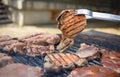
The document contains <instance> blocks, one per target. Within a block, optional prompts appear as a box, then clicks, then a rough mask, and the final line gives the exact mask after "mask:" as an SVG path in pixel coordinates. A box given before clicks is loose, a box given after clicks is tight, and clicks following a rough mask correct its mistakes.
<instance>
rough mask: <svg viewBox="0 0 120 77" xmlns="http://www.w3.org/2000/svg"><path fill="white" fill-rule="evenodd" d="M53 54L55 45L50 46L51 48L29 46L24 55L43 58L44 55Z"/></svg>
mask: <svg viewBox="0 0 120 77" xmlns="http://www.w3.org/2000/svg"><path fill="white" fill-rule="evenodd" d="M52 52H54V45H49V46H37V45H32V46H27V47H26V48H25V49H24V53H25V54H26V55H30V56H42V55H44V54H48V53H52Z"/></svg>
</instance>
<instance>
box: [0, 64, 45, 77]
mask: <svg viewBox="0 0 120 77" xmlns="http://www.w3.org/2000/svg"><path fill="white" fill-rule="evenodd" d="M42 76H43V71H42V69H41V68H40V67H32V66H28V65H24V64H20V63H17V64H15V63H14V64H9V65H7V66H5V67H3V68H1V69H0V77H42Z"/></svg>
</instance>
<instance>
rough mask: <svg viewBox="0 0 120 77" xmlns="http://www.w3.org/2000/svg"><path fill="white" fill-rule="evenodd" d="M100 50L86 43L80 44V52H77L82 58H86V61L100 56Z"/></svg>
mask: <svg viewBox="0 0 120 77" xmlns="http://www.w3.org/2000/svg"><path fill="white" fill-rule="evenodd" d="M98 51H99V49H98V48H97V47H95V46H94V45H87V44H85V43H82V44H80V48H79V50H78V51H77V52H76V54H77V55H78V56H79V57H80V58H86V59H94V58H97V57H98V56H99V52H98Z"/></svg>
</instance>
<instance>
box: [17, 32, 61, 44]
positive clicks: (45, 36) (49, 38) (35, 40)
mask: <svg viewBox="0 0 120 77" xmlns="http://www.w3.org/2000/svg"><path fill="white" fill-rule="evenodd" d="M19 40H20V41H24V42H26V43H27V44H38V45H46V44H52V45H54V44H57V43H58V42H59V41H60V37H59V36H58V35H56V34H50V33H43V32H41V33H37V34H34V35H29V36H25V37H23V38H21V39H19Z"/></svg>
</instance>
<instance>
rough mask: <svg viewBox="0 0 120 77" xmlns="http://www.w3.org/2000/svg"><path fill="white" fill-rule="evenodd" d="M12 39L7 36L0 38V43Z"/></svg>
mask: <svg viewBox="0 0 120 77" xmlns="http://www.w3.org/2000/svg"><path fill="white" fill-rule="evenodd" d="M11 39H12V38H11V37H10V36H8V35H2V36H0V42H3V41H8V40H11Z"/></svg>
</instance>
